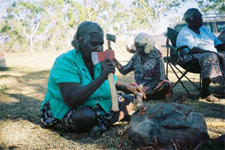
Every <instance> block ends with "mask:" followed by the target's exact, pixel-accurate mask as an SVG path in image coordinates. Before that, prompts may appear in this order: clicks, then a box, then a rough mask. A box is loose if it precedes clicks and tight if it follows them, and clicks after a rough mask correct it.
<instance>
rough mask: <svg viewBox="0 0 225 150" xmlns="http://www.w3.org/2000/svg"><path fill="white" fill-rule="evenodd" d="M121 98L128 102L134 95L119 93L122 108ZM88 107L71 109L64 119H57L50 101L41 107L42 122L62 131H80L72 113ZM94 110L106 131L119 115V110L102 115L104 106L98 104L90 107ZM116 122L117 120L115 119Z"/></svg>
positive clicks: (46, 125) (101, 126) (101, 128)
mask: <svg viewBox="0 0 225 150" xmlns="http://www.w3.org/2000/svg"><path fill="white" fill-rule="evenodd" d="M121 99H125V100H126V101H127V104H129V103H130V102H132V101H133V97H132V96H130V95H122V96H120V95H118V101H119V108H121V103H122V102H121ZM85 108H87V106H86V107H83V108H76V109H71V110H69V111H68V112H67V113H66V115H65V116H64V118H63V119H62V120H60V119H56V118H54V117H53V116H52V112H51V109H50V104H49V101H48V102H46V103H45V105H44V106H43V108H42V109H41V123H42V125H43V126H44V127H45V128H54V129H57V130H62V131H72V132H73V131H75V132H76V131H79V130H78V128H77V127H76V124H74V123H73V122H72V115H73V113H74V112H76V111H79V110H81V109H85ZM89 108H90V109H91V110H92V111H94V112H95V114H96V117H97V120H98V127H99V128H100V131H101V132H104V131H106V130H107V129H108V128H109V126H110V125H111V124H112V120H113V119H115V117H114V116H118V112H116V113H115V112H113V111H109V112H107V113H105V114H104V115H101V113H100V112H101V111H102V108H101V107H100V106H99V105H97V106H96V107H94V108H91V107H89ZM114 122H115V121H114Z"/></svg>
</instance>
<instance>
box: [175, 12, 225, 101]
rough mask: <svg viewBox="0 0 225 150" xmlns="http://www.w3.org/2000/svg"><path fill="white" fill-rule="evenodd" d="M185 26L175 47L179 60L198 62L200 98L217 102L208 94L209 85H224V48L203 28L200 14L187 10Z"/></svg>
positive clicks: (216, 99)
mask: <svg viewBox="0 0 225 150" xmlns="http://www.w3.org/2000/svg"><path fill="white" fill-rule="evenodd" d="M183 19H184V21H185V22H186V23H187V25H186V26H185V27H184V28H183V29H182V30H181V31H180V32H179V34H178V37H177V41H176V44H177V47H178V49H179V51H178V55H179V60H180V61H183V62H189V61H193V60H198V62H199V65H200V67H201V78H202V91H201V98H202V99H205V100H207V101H210V102H214V101H219V99H218V98H216V97H214V96H213V95H212V94H210V92H209V85H210V83H211V82H212V83H218V84H220V85H223V86H224V85H225V52H224V50H225V46H224V44H223V43H222V42H221V41H220V40H218V39H217V37H216V36H215V35H214V34H213V33H212V32H211V31H210V30H209V29H208V28H207V27H205V26H203V19H202V14H201V12H200V11H199V10H198V9H196V8H190V9H188V10H187V11H186V12H185V14H184V17H183Z"/></svg>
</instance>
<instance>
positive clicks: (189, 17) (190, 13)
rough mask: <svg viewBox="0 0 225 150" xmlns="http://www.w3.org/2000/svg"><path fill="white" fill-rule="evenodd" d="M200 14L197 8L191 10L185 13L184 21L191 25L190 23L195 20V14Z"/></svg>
mask: <svg viewBox="0 0 225 150" xmlns="http://www.w3.org/2000/svg"><path fill="white" fill-rule="evenodd" d="M196 12H198V13H201V12H200V11H199V10H198V9H197V8H189V9H188V10H187V11H186V12H185V13H184V17H183V20H184V21H185V22H186V23H189V21H193V19H194V14H195V13H196Z"/></svg>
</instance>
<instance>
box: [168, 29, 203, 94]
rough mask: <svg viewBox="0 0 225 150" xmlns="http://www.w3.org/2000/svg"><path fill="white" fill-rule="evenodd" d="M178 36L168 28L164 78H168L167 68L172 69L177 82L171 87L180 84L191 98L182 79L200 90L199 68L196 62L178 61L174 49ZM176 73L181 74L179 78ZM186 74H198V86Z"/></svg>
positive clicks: (176, 52)
mask: <svg viewBox="0 0 225 150" xmlns="http://www.w3.org/2000/svg"><path fill="white" fill-rule="evenodd" d="M177 36H178V32H177V31H175V30H174V29H172V28H170V27H168V28H167V40H166V48H167V58H166V63H167V64H166V76H167V78H168V67H169V66H170V68H171V69H172V71H173V73H174V74H175V75H176V77H177V81H176V82H175V83H174V84H173V87H175V86H176V85H177V83H181V85H182V87H183V88H184V89H185V91H186V92H187V94H188V96H189V97H190V98H192V96H191V94H190V92H189V91H188V89H187V88H186V87H185V85H184V83H183V81H182V79H183V77H185V78H186V79H187V80H188V81H190V83H192V85H193V86H195V87H196V88H197V89H201V74H200V72H201V68H200V66H199V63H198V61H191V62H185V63H184V62H180V61H178V49H177V47H176V39H177ZM177 65H178V66H180V67H181V68H183V69H184V71H182V70H183V69H182V70H181V69H180V68H179V67H177ZM175 69H176V70H177V71H178V72H180V73H181V76H179V75H178V73H177V72H176V70H175ZM188 72H191V73H197V74H200V81H199V86H197V85H196V84H195V83H194V82H192V81H191V79H190V78H188V77H187V76H186V75H187V73H188Z"/></svg>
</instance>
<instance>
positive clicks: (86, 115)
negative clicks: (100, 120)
mask: <svg viewBox="0 0 225 150" xmlns="http://www.w3.org/2000/svg"><path fill="white" fill-rule="evenodd" d="M71 119H72V122H73V123H74V124H75V125H76V126H77V128H78V130H81V131H83V130H88V129H90V128H91V127H93V126H94V125H96V124H97V117H96V114H95V112H94V111H93V110H91V109H90V108H85V109H82V110H80V111H76V112H74V113H73V115H72V118H71Z"/></svg>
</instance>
